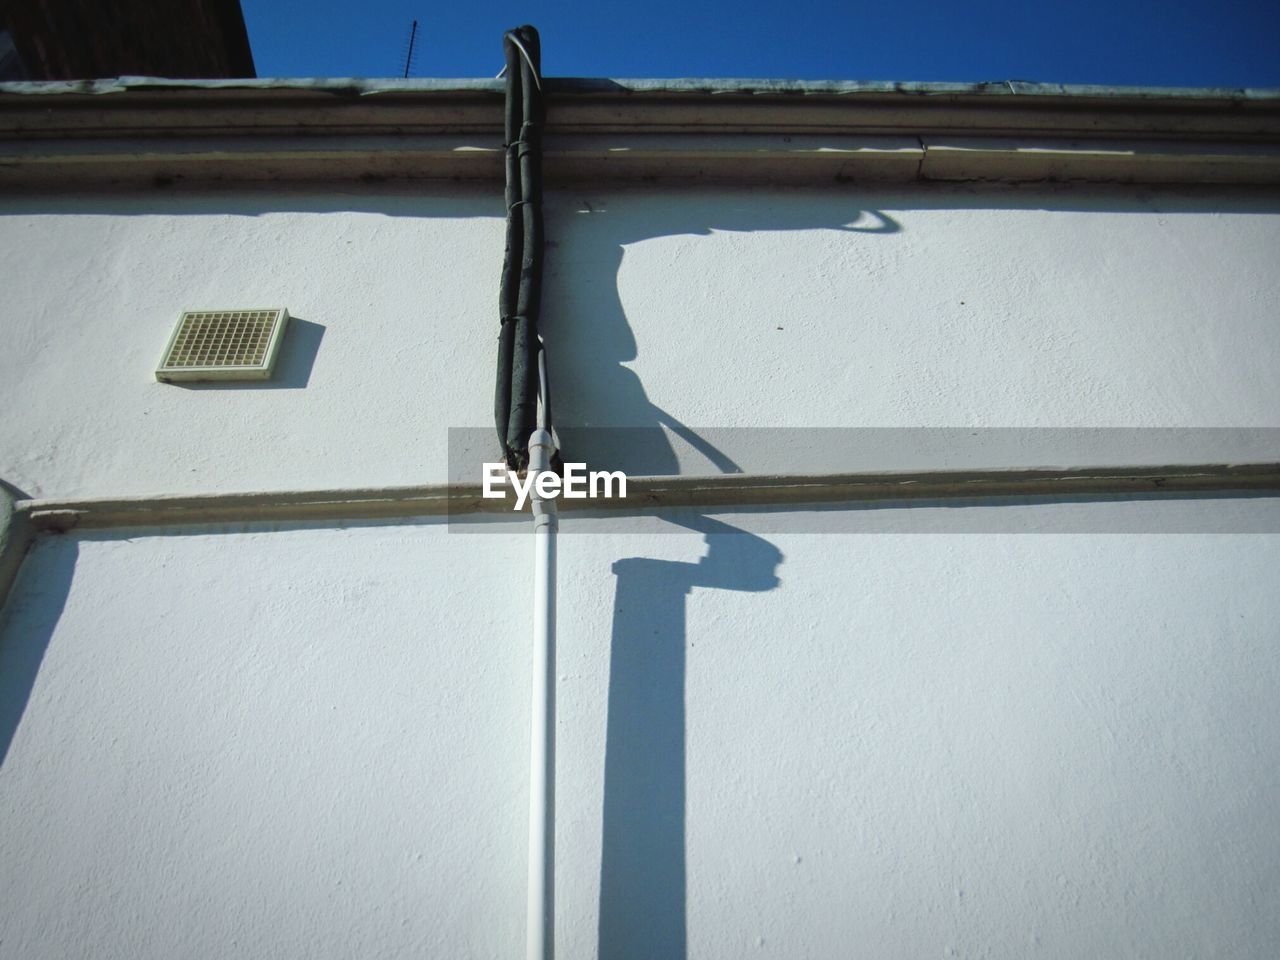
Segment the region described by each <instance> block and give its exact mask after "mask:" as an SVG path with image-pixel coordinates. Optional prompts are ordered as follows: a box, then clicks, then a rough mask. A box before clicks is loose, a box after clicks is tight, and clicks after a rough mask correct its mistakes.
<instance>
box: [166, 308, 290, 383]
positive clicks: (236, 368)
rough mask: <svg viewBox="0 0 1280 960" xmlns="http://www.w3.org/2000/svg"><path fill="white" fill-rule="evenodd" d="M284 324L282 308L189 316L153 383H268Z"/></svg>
mask: <svg viewBox="0 0 1280 960" xmlns="http://www.w3.org/2000/svg"><path fill="white" fill-rule="evenodd" d="M288 323H289V311H288V310H285V309H283V308H281V309H271V310H192V311H188V312H187V313H184V314H183V315H182V316H180V317H179V318H178V323H177V325H176V326H175V327H174V328H173V333H172V334H170V336H169V344H168V346H166V347H165V349H164V357H163V358H162V359H161V360H160V366H158V367H157V368H156V379H157V380H164V381H166V382H168V381H174V380H266V379H267V378H268V377H270V376H271V368H272V367H273V366H275V362H276V354H277V353H279V352H280V341H281V340H282V339H284V328H285V326H286V325H287V324H288Z"/></svg>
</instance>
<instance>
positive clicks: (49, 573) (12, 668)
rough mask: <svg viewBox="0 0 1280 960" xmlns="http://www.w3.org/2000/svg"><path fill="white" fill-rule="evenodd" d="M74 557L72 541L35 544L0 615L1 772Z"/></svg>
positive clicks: (62, 603)
mask: <svg viewBox="0 0 1280 960" xmlns="http://www.w3.org/2000/svg"><path fill="white" fill-rule="evenodd" d="M79 552H80V551H79V546H78V544H77V543H76V541H75V540H74V539H72V538H71V537H47V536H46V537H40V538H39V539H37V541H36V542H35V543H34V544H33V545H32V546H31V548H30V551H29V552H28V554H27V557H26V559H25V560H24V561H23V563H22V569H21V570H20V571H19V572H18V577H17V580H16V581H15V582H14V584H13V589H12V592H11V594H10V596H9V600H8V602H7V603H6V604H5V605H4V608H3V610H0V767H3V765H4V762H5V759H6V758H7V757H8V755H9V747H10V746H11V745H12V743H13V738H14V735H15V734H16V733H17V731H18V725H19V724H20V723H21V722H22V716H23V714H24V713H25V712H26V709H27V703H28V701H29V700H30V699H31V691H32V689H33V688H34V686H35V682H36V675H37V674H38V673H39V672H40V664H41V663H42V662H43V661H44V655H45V651H46V650H47V649H48V647H49V640H50V638H51V637H52V636H53V631H54V629H55V628H56V627H57V625H58V621H59V619H60V618H61V617H62V611H63V609H64V608H65V607H66V603H67V597H68V595H69V594H70V591H71V581H72V579H73V578H74V575H75V567H76V560H77V557H78V556H79Z"/></svg>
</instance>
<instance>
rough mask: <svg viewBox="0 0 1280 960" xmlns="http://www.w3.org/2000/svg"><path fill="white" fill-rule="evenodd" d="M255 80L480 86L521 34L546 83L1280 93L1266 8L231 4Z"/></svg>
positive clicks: (1117, 1) (975, 1) (1277, 43)
mask: <svg viewBox="0 0 1280 960" xmlns="http://www.w3.org/2000/svg"><path fill="white" fill-rule="evenodd" d="M241 3H242V6H243V9H244V14H245V21H246V23H247V25H248V28H249V40H250V42H251V43H252V45H253V54H254V59H255V61H256V63H257V68H258V76H261V77H269V76H281V77H299V76H330V77H352V76H354V77H387V76H399V75H400V74H401V71H402V70H403V63H404V59H403V58H404V48H405V45H406V41H407V39H408V34H409V24H410V21H412V20H414V19H417V20H418V21H419V35H418V36H419V42H418V52H417V55H416V56H415V58H414V69H413V71H412V73H411V76H417V77H483V76H493V75H494V74H495V73H497V72H498V70H499V68H500V67H501V66H502V32H503V30H504V29H506V28H508V27H512V26H515V25H517V24H520V23H525V22H528V23H532V24H533V25H534V26H536V27H537V28H538V30H539V31H540V32H541V33H542V42H543V67H544V71H545V73H546V74H547V75H548V76H578V77H780V78H796V79H810V80H829V79H838V80H954V81H974V80H1040V81H1046V82H1060V83H1101V84H1139V85H1149V86H1229V87H1240V86H1251V87H1280V0H1219V2H1209V0H1167V2H1164V3H1156V2H1144V0H1078V2H1066V3H1050V2H1044V0H1041V2H1039V3H1034V4H1032V3H1027V2H1025V0H1024V2H1022V3H1017V2H1011V0H1005V2H996V0H967V2H958V0H953V2H950V3H942V2H932V3H926V2H919V0H880V2H878V3H865V4H859V3H856V2H831V0H828V2H818V0H786V2H774V3H759V2H749V0H748V2H740V3H729V2H727V0H717V2H706V3H698V2H696V0H685V2H680V0H636V2H631V3H614V2H609V0H597V2H581V0H560V2H550V3H539V2H526V3H510V2H505V0H493V2H480V3H476V2H471V3H467V2H461V3H458V2H455V3H447V4H440V3H426V2H424V0H365V2H359V3H353V2H352V0H241Z"/></svg>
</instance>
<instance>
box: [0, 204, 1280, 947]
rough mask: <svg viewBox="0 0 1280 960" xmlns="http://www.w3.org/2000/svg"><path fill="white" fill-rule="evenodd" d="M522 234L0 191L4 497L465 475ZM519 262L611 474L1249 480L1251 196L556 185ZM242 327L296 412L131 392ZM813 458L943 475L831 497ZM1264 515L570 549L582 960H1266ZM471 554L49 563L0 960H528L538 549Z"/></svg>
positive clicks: (558, 379)
mask: <svg viewBox="0 0 1280 960" xmlns="http://www.w3.org/2000/svg"><path fill="white" fill-rule="evenodd" d="M501 215H502V209H501V200H500V198H499V197H498V196H497V195H496V194H494V193H492V192H474V191H471V190H470V189H460V188H446V187H438V188H435V187H429V188H423V189H420V190H413V191H408V190H395V189H381V188H372V187H371V188H369V189H362V190H358V191H351V192H346V193H344V192H340V191H337V190H333V189H328V188H320V187H317V188H315V190H313V191H309V190H306V189H299V190H296V191H292V192H275V193H268V192H255V191H218V192H208V193H191V192H184V191H182V190H177V189H171V188H168V189H157V190H155V191H150V192H147V193H145V194H136V195H129V194H123V193H122V194H117V195H114V196H99V195H72V194H67V195H63V196H60V197H37V196H25V197H19V196H5V197H3V198H0V252H2V253H3V256H4V257H5V262H6V264H7V265H8V266H9V270H8V272H7V274H6V299H5V305H4V308H3V314H2V317H0V321H2V322H0V328H2V329H3V333H4V337H5V340H4V348H3V349H0V404H3V407H4V409H5V410H6V411H7V413H8V415H6V416H4V417H0V479H3V480H5V481H8V482H9V483H11V484H13V485H14V486H15V487H16V488H17V489H18V491H19V494H20V495H25V496H28V497H75V496H85V497H109V496H112V495H130V494H145V493H186V492H191V493H210V494H216V493H219V492H228V491H246V490H254V489H289V488H335V487H361V488H365V487H373V486H381V485H396V484H423V483H432V482H439V481H442V480H444V479H445V477H446V470H447V463H446V458H447V442H448V434H447V431H448V428H450V427H485V426H486V425H487V424H488V423H489V421H490V415H491V384H492V376H493V374H492V366H493V359H494V358H493V353H494V335H495V332H496V319H495V311H496V290H497V281H498V273H499V268H500V262H501V256H502V220H501ZM547 217H548V239H549V248H548V274H547V287H546V309H545V314H546V319H545V323H546V333H547V337H548V339H549V340H550V341H551V342H552V343H553V344H554V347H553V349H552V352H551V362H552V374H553V377H554V386H555V396H556V404H557V415H558V420H559V423H560V424H561V425H563V426H565V427H573V426H582V425H589V426H609V427H617V426H628V427H632V428H636V430H635V431H634V432H633V433H629V434H626V435H625V436H626V437H627V438H628V446H629V448H630V449H629V453H630V454H631V455H632V456H633V459H632V460H631V461H630V462H628V463H627V468H628V469H629V470H631V472H634V473H658V472H671V471H675V470H682V471H684V472H687V473H688V472H693V473H706V472H712V471H714V470H721V469H727V467H726V466H725V464H724V462H723V461H724V460H725V459H733V460H735V461H736V462H737V464H738V465H739V466H740V467H742V468H744V469H746V470H748V471H750V472H763V471H765V470H778V471H783V472H790V473H802V472H808V471H811V470H818V469H821V470H839V469H841V468H844V469H877V468H880V469H888V468H896V467H911V468H915V469H924V468H928V467H948V466H969V467H981V466H1018V465H1022V466H1034V465H1038V464H1040V463H1042V462H1043V460H1042V459H1041V458H1043V457H1047V456H1054V457H1061V458H1062V460H1061V462H1064V463H1068V464H1069V463H1070V462H1071V459H1070V457H1071V451H1072V450H1076V451H1077V453H1078V455H1079V456H1080V457H1081V458H1084V460H1083V462H1087V463H1090V465H1098V464H1099V463H1105V462H1111V463H1133V462H1143V461H1145V462H1162V463H1170V462H1177V461H1180V460H1181V461H1182V462H1197V461H1209V460H1216V459H1225V460H1230V459H1233V456H1234V453H1239V452H1241V451H1243V454H1244V455H1243V456H1241V457H1239V459H1244V460H1264V459H1277V458H1280V454H1277V452H1276V447H1275V434H1274V428H1280V378H1277V377H1276V376H1275V370H1276V369H1277V368H1278V367H1280V362H1278V361H1280V328H1278V327H1277V326H1276V323H1275V318H1276V317H1277V316H1280V272H1278V271H1276V270H1275V269H1274V260H1275V251H1276V250H1277V249H1280V247H1278V246H1277V244H1278V242H1280V201H1278V200H1277V199H1276V197H1275V196H1274V195H1264V194H1254V195H1252V196H1248V195H1244V194H1237V193H1231V192H1222V191H1215V192H1179V191H1165V190H1161V191H1140V190H1127V191H1114V190H1106V189H1092V190H1083V189H1067V188H1056V189H1055V188H1047V187H1046V188H1035V189H1017V190H1013V189H982V190H978V189H973V190H967V189H959V188H949V189H946V190H927V189H921V190H913V191H910V192H889V191H876V190H870V189H865V188H862V187H858V186H854V185H846V186H842V187H839V188H831V189H825V190H782V189H765V188H760V189H755V190H745V189H744V190H729V189H725V190H710V189H699V190H686V191H681V190H667V189H662V190H653V191H640V190H636V191H613V190H608V191H603V192H600V191H597V190H596V189H595V188H589V187H586V188H581V189H578V190H558V191H555V192H554V193H552V194H550V195H549V197H548V213H547ZM219 306H228V307H256V306H283V307H287V308H288V309H289V311H290V313H291V314H292V315H293V316H294V317H295V318H297V319H296V320H295V323H294V326H293V328H292V331H291V333H290V336H289V339H288V340H287V342H286V343H285V345H284V350H283V353H282V362H281V368H280V370H279V372H278V375H277V379H276V380H275V381H274V382H272V383H271V384H268V385H265V386H264V385H250V386H243V387H226V386H208V387H198V388H190V387H180V386H174V385H163V384H159V383H156V382H155V381H154V379H153V370H154V366H155V363H156V361H157V359H158V357H159V354H160V351H161V349H162V348H163V346H164V343H165V339H166V337H167V335H168V332H169V330H170V326H171V324H172V323H173V321H174V319H176V316H177V314H178V312H179V311H181V310H183V309H190V308H206V307H219ZM681 424H683V425H687V426H688V427H691V428H693V429H694V431H696V432H698V433H699V435H700V436H701V437H702V440H701V441H698V440H697V438H696V437H695V438H694V441H693V442H691V441H690V439H689V437H688V436H686V437H685V438H683V439H681V438H676V439H672V437H671V436H669V435H666V434H663V433H662V432H661V430H663V429H675V430H676V431H677V432H678V431H679V428H680V425H681ZM744 427H763V428H778V431H779V432H777V433H776V434H772V435H771V434H762V433H759V432H756V433H753V434H750V442H747V441H744V440H743V439H742V438H743V437H744V436H748V434H747V433H746V432H739V433H735V432H734V431H733V429H732V428H744ZM802 427H811V428H818V427H844V428H847V427H891V428H920V427H930V428H958V429H956V430H954V431H952V432H948V433H946V434H945V435H942V434H939V435H932V434H931V435H929V436H930V437H931V438H932V439H927V440H921V441H919V442H916V441H912V443H914V447H912V449H910V450H906V447H908V446H911V445H912V444H909V443H902V442H899V439H898V435H897V434H890V433H884V434H877V435H875V436H874V437H872V436H870V435H867V436H866V437H865V438H864V437H862V436H859V437H857V438H856V439H855V440H854V441H852V442H850V443H847V444H846V445H845V446H844V447H839V446H832V445H826V449H827V450H828V454H829V455H828V459H827V460H824V461H822V462H819V461H818V460H817V459H815V458H814V457H813V455H812V452H813V448H812V446H809V447H806V446H805V444H804V443H803V442H801V441H800V440H797V439H796V438H798V437H802V436H809V437H812V436H817V434H802V433H801V432H800V431H798V429H797V428H802ZM992 427H1025V428H1042V427H1074V428H1095V427H1117V428H1119V427H1123V428H1135V427H1137V428H1141V427H1165V428H1187V427H1202V428H1221V427H1232V428H1273V430H1272V432H1270V433H1266V434H1261V433H1260V434H1258V435H1257V436H1254V437H1253V438H1252V439H1248V438H1245V439H1244V440H1240V439H1239V438H1235V439H1232V438H1231V437H1229V436H1227V435H1225V434H1222V433H1214V432H1210V433H1198V434H1194V435H1188V436H1187V438H1185V440H1186V445H1183V443H1184V438H1182V437H1180V436H1178V435H1171V434H1167V433H1157V432H1154V431H1152V432H1148V433H1145V434H1142V435H1141V436H1142V437H1148V438H1149V437H1154V438H1157V439H1155V440H1150V441H1148V440H1145V439H1139V440H1135V441H1134V442H1133V443H1129V442H1128V441H1127V440H1126V439H1125V438H1124V437H1123V436H1121V435H1120V434H1115V433H1111V434H1106V439H1105V440H1098V442H1097V443H1096V444H1095V445H1094V446H1093V447H1091V448H1089V450H1087V451H1086V450H1084V447H1087V446H1088V444H1087V443H1086V444H1084V445H1083V446H1082V447H1072V446H1071V445H1070V444H1068V445H1067V446H1066V447H1061V448H1054V447H1053V445H1052V444H1047V445H1046V443H1047V442H1045V441H1044V440H1043V436H1041V435H1039V434H1027V433H1019V434H1005V433H999V432H995V431H986V430H984V429H983V428H992ZM785 431H789V432H785ZM970 433H972V435H973V436H974V437H975V438H976V439H974V440H973V441H972V443H970V442H969V441H968V440H965V441H964V442H963V444H962V445H961V446H962V447H963V452H964V455H965V456H968V457H969V459H968V460H964V461H957V460H956V459H955V457H956V456H957V450H958V449H960V448H958V447H956V446H955V445H954V444H952V445H950V446H949V445H948V444H949V443H951V440H947V441H946V442H943V441H942V440H937V437H938V436H944V437H946V438H955V437H957V436H967V435H969V434H970ZM1099 436H1102V435H1101V434H1099ZM1008 437H1014V438H1015V439H1013V440H1007V439H1006V438H1008ZM1037 437H1038V438H1039V439H1037ZM1224 437H1225V439H1224ZM761 438H763V441H762V439H761ZM1018 438H1021V439H1018ZM1027 438H1031V439H1027ZM1117 438H1119V439H1117ZM632 439H634V442H631V441H632ZM784 440H785V442H783V441H784ZM935 441H936V442H935ZM1073 442H1074V441H1073ZM698 443H701V445H702V449H701V451H699V450H698ZM735 444H736V446H735ZM771 444H772V446H771ZM931 444H932V445H931ZM1233 444H1236V446H1232V445H1233ZM708 445H710V447H716V448H718V452H717V451H716V450H709V447H708ZM831 450H836V451H837V452H836V453H830V451H831ZM904 450H905V452H903V451H904ZM1046 451H1049V452H1046ZM1099 451H1101V453H1099ZM598 452H599V451H598V450H597V451H586V452H584V454H583V455H584V456H585V457H586V458H587V459H591V458H592V457H593V456H594V455H595V454H596V453H598ZM614 452H616V451H614ZM1233 452H1234V453H1233ZM908 454H909V456H908ZM1182 454H1185V456H1184V455H1182ZM899 456H901V457H903V458H904V460H903V461H901V462H899V461H895V460H894V459H893V458H894V457H899ZM1099 456H1100V457H1101V459H1100V460H1099V459H1098V457H1099ZM770 457H772V459H770ZM1022 457H1027V458H1031V459H1030V462H1023V461H1022V460H1020V458H1022ZM479 458H480V457H479V455H477V459H479ZM974 458H976V459H974ZM908 461H909V462H908ZM596 465H598V464H596ZM1278 509H1280V499H1277V498H1274V497H1271V498H1267V497H1252V498H1244V497H1241V498H1232V499H1223V500H1215V499H1213V498H1212V497H1183V498H1179V499H1176V500H1169V501H1167V502H1164V503H1161V502H1157V501H1155V500H1146V501H1141V502H1137V501H1135V502H1127V503H1126V502H1111V503H1097V502H1091V501H1089V500H1087V499H1084V498H1074V499H1072V500H1071V501H1069V502H1064V503H1059V504H1054V505H1045V504H1043V503H1037V502H1021V503H1017V504H1004V505H1000V504H996V503H990V502H989V503H983V504H970V505H967V506H964V507H961V506H957V505H955V504H939V503H934V504H917V505H915V506H913V507H912V508H910V509H906V508H903V507H901V506H895V507H887V506H885V505H883V504H879V505H877V504H869V505H863V506H862V507H859V508H858V509H856V510H844V511H842V510H839V509H835V508H828V509H826V510H824V511H817V510H813V511H776V510H775V511H741V512H736V513H731V514H726V515H724V516H721V517H720V518H719V519H716V518H707V517H703V518H698V517H696V516H693V515H690V514H681V515H678V516H677V515H675V514H669V515H663V517H653V516H650V517H647V518H642V519H641V520H640V521H639V522H638V524H637V525H636V526H635V527H634V528H632V529H630V530H629V531H628V530H624V529H623V527H622V525H619V526H617V527H612V528H610V529H611V530H612V532H611V533H607V534H598V535H587V534H585V533H584V534H581V535H580V533H579V531H580V530H590V529H594V528H595V527H596V525H598V523H599V521H594V520H591V519H583V520H582V521H581V522H579V521H577V520H575V521H573V522H572V523H568V524H566V529H567V532H566V534H565V535H564V536H563V537H562V543H561V554H560V564H561V567H560V657H559V663H558V670H557V674H558V677H559V687H558V689H559V698H560V701H559V706H560V713H559V726H558V731H559V766H558V786H559V797H558V819H557V868H558V878H557V909H558V919H557V936H558V939H559V944H560V956H562V957H591V956H596V955H599V956H601V957H605V958H620V957H629V956H646V957H652V956H660V957H664V958H666V957H669V958H673V960H680V958H682V957H706V958H720V957H724V958H729V957H739V956H742V955H744V954H751V953H759V954H760V955H769V954H773V955H776V956H783V957H812V958H828V957H837V956H847V955H849V953H850V951H851V950H854V951H858V952H862V953H865V954H867V955H868V956H903V957H920V956H926V957H927V956H940V957H947V956H961V957H966V956H967V957H993V958H994V957H1009V958H1020V957H1025V956H1046V957H1055V958H1057V957H1061V958H1068V957H1070V958H1075V957H1080V956H1099V957H1108V958H1110V957H1116V958H1119V957H1126V958H1128V957H1153V958H1157V957H1158V958H1162V960H1163V958H1165V957H1170V956H1196V957H1233V958H1235V957H1250V958H1253V957H1257V958H1269V957H1274V956H1276V955H1277V954H1280V921H1277V917H1280V834H1277V832H1276V830H1275V828H1274V824H1275V816H1274V809H1275V799H1274V798H1275V796H1276V795H1277V790H1278V789H1280V700H1278V699H1277V698H1276V696H1275V690H1276V689H1277V684H1278V682H1280V658H1278V657H1277V649H1278V643H1280V633H1278V632H1277V629H1278V628H1277V624H1278V623H1280V589H1277V575H1276V571H1277V569H1280V535H1278V534H1275V533H1274V532H1269V533H1265V534H1264V533H1257V532H1247V531H1259V530H1266V531H1275V530H1277V529H1280V521H1278V519H1277V511H1278ZM666 520H670V521H674V522H675V523H678V524H679V525H680V526H681V527H683V528H684V532H683V533H682V534H678V535H670V533H662V534H660V533H659V532H657V531H656V530H655V529H654V527H655V526H657V525H660V524H661V523H662V522H664V521H666ZM733 528H738V529H739V531H744V530H750V531H753V532H752V533H745V532H737V533H733V532H731V531H732V529H733ZM489 529H490V534H489V535H476V534H474V533H473V534H468V533H465V532H458V531H456V530H455V531H450V530H449V529H448V528H447V527H446V526H444V525H442V524H440V523H420V524H367V525H348V526H342V525H331V526H329V527H325V526H323V525H321V524H314V525H310V526H304V525H292V526H282V527H268V526H260V527H256V528H253V529H242V528H203V529H202V528H188V529H185V530H178V529H168V530H162V529H150V530H136V531H129V530H125V531H116V532H103V533H97V534H94V533H89V532H83V531H82V532H78V533H75V532H73V533H71V534H67V535H62V536H49V535H46V536H43V537H42V538H41V539H39V540H38V541H37V542H36V544H35V546H34V547H33V549H32V552H31V553H30V555H29V557H28V559H27V561H26V562H25V563H24V565H23V567H22V569H21V571H20V573H19V576H18V579H17V580H16V582H15V585H14V588H13V592H12V596H11V599H10V601H9V603H8V604H7V605H6V606H5V608H4V610H3V611H2V612H0V863H3V864H4V869H3V870H0V903H3V904H4V908H3V909H2V910H0V957H8V956H14V957H22V958H24V960H26V958H33V960H45V958H49V960H52V958H55V957H56V958H66V957H95V958H96V957H103V956H122V957H124V956H127V957H136V958H166V960H167V958H171V957H200V958H203V957H209V958H213V957H224V956H227V955H238V956H251V957H282V958H295V957H333V958H339V957H352V956H359V957H368V958H392V957H397V958H398V957H403V956H409V955H413V956H417V955H425V956H474V957H495V958H496V957H510V956H513V955H519V954H520V951H521V950H522V947H523V922H524V896H525V863H524V858H525V849H526V847H525V843H526V822H527V821H526V816H527V813H526V803H527V782H528V769H527V762H528V761H527V746H528V745H527V737H528V711H529V706H528V704H529V690H528V686H529V638H528V631H529V617H530V591H531V589H532V576H531V570H530V565H531V552H532V550H531V544H530V542H529V535H528V531H527V529H521V528H520V526H516V525H514V524H513V525H512V526H511V527H506V526H502V525H498V526H494V527H490V528H489ZM495 529H496V530H498V531H499V532H496V533H494V532H492V531H493V530H495ZM1006 530H1007V531H1010V532H1009V533H1004V532H1001V531H1006ZM1019 530H1030V531H1035V532H1033V533H1016V532H1013V531H1019ZM802 531H803V532H802ZM821 531H826V533H825V535H824V534H823V533H820V532H821ZM835 531H840V532H835ZM962 531H963V532H962ZM1081 531H1088V532H1087V533H1082V532H1081ZM1098 531H1107V533H1100V532H1098ZM1113 531H1114V532H1113ZM1173 531H1193V532H1182V533H1174V532H1173Z"/></svg>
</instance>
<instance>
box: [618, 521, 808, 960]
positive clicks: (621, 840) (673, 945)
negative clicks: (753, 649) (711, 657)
mask: <svg viewBox="0 0 1280 960" xmlns="http://www.w3.org/2000/svg"><path fill="white" fill-rule="evenodd" d="M673 519H674V522H676V523H679V524H680V525H681V526H685V527H687V528H688V529H690V530H694V531H697V532H699V533H701V534H702V535H703V539H704V542H705V543H706V547H707V551H706V553H705V555H704V556H703V557H702V558H701V559H700V560H698V561H697V562H696V563H685V562H680V561H671V560H655V559H652V558H649V557H627V558H625V559H622V560H618V561H616V562H615V563H614V565H613V573H614V576H615V577H616V578H617V585H616V590H615V594H614V605H613V630H612V641H611V645H610V656H609V700H608V721H607V730H606V735H605V767H604V815H603V828H602V837H601V859H600V919H599V930H598V936H599V957H600V960H630V958H637V960H638V958H642V957H643V958H653V957H662V958H664V960H682V958H684V957H685V956H686V953H687V950H686V947H687V932H686V930H687V926H686V907H685V903H686V892H687V890H686V887H687V884H686V868H685V799H686V798H685V783H686V769H685V767H686V761H685V649H686V646H687V644H688V635H687V634H688V630H687V620H686V608H687V600H686V598H687V597H688V596H689V594H690V592H691V591H692V590H693V588H695V587H701V588H703V589H710V590H737V591H747V592H762V591H766V590H772V589H773V588H774V587H776V586H777V585H778V577H777V568H778V566H779V564H781V563H782V559H783V558H782V553H781V552H780V551H779V550H778V549H777V547H775V546H774V545H773V544H771V543H769V542H768V541H767V540H764V539H762V538H760V537H758V536H755V535H754V534H751V533H747V532H745V531H743V530H740V529H738V528H737V527H732V526H730V525H729V524H727V523H723V522H721V521H719V520H714V519H711V518H710V517H703V516H697V515H689V516H684V517H680V518H679V519H675V518H673Z"/></svg>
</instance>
